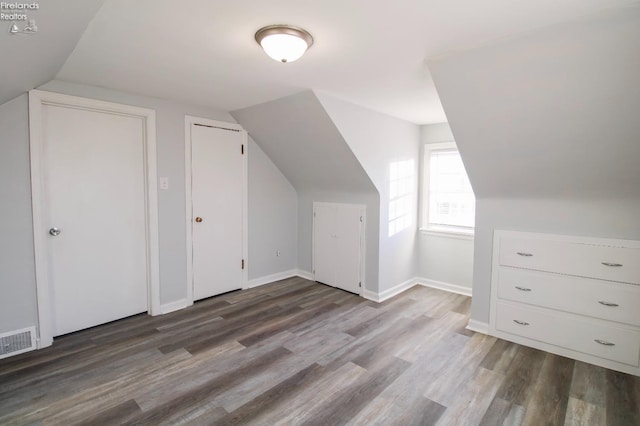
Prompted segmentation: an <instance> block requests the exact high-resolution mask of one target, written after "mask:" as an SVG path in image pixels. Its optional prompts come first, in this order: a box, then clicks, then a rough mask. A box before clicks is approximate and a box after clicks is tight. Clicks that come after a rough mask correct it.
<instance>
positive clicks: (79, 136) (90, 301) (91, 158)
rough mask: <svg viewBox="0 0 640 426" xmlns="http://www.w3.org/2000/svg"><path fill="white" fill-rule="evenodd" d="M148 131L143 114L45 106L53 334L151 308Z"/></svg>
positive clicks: (44, 159) (45, 156)
mask: <svg viewBox="0 0 640 426" xmlns="http://www.w3.org/2000/svg"><path fill="white" fill-rule="evenodd" d="M143 135H144V122H143V120H142V119H141V118H139V117H130V116H124V115H117V114H111V113H105V112H98V111H89V110H83V109H76V108H72V107H65V106H57V105H43V106H42V156H43V162H44V167H43V182H44V203H45V207H44V212H43V213H44V216H45V222H48V226H49V227H50V228H51V231H50V234H49V235H47V245H48V247H47V249H48V250H47V254H48V257H49V259H48V262H47V264H48V267H49V271H48V273H49V281H48V282H49V286H50V289H49V291H50V295H51V302H52V316H53V335H54V336H58V335H61V334H66V333H69V332H73V331H76V330H80V329H84V328H87V327H92V326H95V325H98V324H102V323H105V322H109V321H113V320H116V319H119V318H123V317H126V316H129V315H133V314H137V313H140V312H144V311H147V270H148V265H147V253H146V250H147V237H146V207H145V193H146V192H145V185H146V183H145V167H144V164H145V163H144V156H145V152H144V139H143ZM55 234H57V235H55Z"/></svg>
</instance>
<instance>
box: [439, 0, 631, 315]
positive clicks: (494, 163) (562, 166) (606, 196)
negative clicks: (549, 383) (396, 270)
mask: <svg viewBox="0 0 640 426" xmlns="http://www.w3.org/2000/svg"><path fill="white" fill-rule="evenodd" d="M429 66H430V69H431V71H432V75H433V78H434V82H435V84H436V87H437V89H438V93H439V95H440V98H441V100H442V103H443V105H444V108H445V111H446V113H447V117H448V120H449V124H450V125H451V128H452V130H453V134H454V136H455V140H456V142H457V144H458V148H459V149H460V152H461V154H462V157H463V160H464V162H465V166H466V168H467V172H468V174H469V177H470V179H471V183H472V185H473V188H474V191H475V193H476V197H477V211H476V235H475V249H474V252H475V254H474V256H475V261H474V277H473V306H472V317H473V319H475V320H477V321H481V322H487V321H488V318H489V298H490V279H491V247H492V238H493V231H494V230H495V229H513V230H524V231H534V232H549V233H558V234H574V235H585V236H597V237H611V238H623V239H640V228H639V226H640V225H639V223H640V221H639V220H638V218H639V217H640V201H639V200H640V167H638V160H639V159H640V143H638V135H639V134H640V119H639V118H640V116H639V113H638V112H639V111H640V84H638V75H640V5H637V4H636V5H634V6H631V7H628V8H625V9H618V10H609V11H604V12H601V13H600V14H598V15H594V16H589V17H585V18H582V19H580V20H576V21H574V22H570V23H566V24H562V25H555V26H551V27H547V28H543V29H539V30H536V31H533V32H530V33H527V34H523V35H520V36H518V37H516V38H512V39H508V40H502V41H500V42H498V43H494V44H491V45H487V46H483V47H479V48H477V49H473V50H470V51H466V52H458V53H455V54H452V55H449V56H446V57H442V58H439V59H437V60H435V61H432V62H431V63H430V65H429Z"/></svg>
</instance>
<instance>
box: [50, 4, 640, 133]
mask: <svg viewBox="0 0 640 426" xmlns="http://www.w3.org/2000/svg"><path fill="white" fill-rule="evenodd" d="M633 3H637V1H633V0H536V1H513V0H483V1H478V0H457V1H451V0H394V1H384V0H378V1H372V0H370V1H364V0H361V1H354V0H322V1H315V2H310V1H300V0H273V1H255V0H234V1H231V0H226V1H221V0H181V1H178V0H173V1H172V0H136V1H130V0H106V1H105V2H104V5H103V7H102V8H101V9H100V11H99V12H98V13H97V15H96V16H95V18H94V20H93V21H92V22H91V23H90V25H89V27H88V28H87V30H86V32H85V33H84V35H83V36H82V38H81V39H80V41H79V43H78V45H77V46H76V49H75V50H74V52H73V53H72V54H71V55H70V57H69V58H68V60H67V62H66V63H65V64H64V66H63V67H62V69H61V70H60V72H59V74H58V75H57V78H58V79H62V80H69V81H74V82H80V83H85V84H91V85H97V86H104V87H109V88H113V89H118V90H122V91H126V92H132V93H138V94H143V95H149V96H155V97H161V98H166V99H172V100H176V101H182V102H188V103H193V104H199V105H205V106H210V107H216V108H220V109H223V110H226V111H234V110H237V109H241V108H246V107H248V106H252V105H256V104H259V103H262V102H266V101H270V100H273V99H277V98H280V97H283V96H287V95H290V94H292V93H297V92H299V91H301V90H305V89H314V90H321V91H323V92H326V93H328V94H331V95H333V96H336V97H339V98H342V99H345V100H348V101H351V102H353V103H355V104H359V105H362V106H365V107H368V108H371V109H373V110H377V111H380V112H383V113H386V114H389V115H392V116H396V117H399V118H403V119H405V120H408V121H411V122H414V123H417V124H426V123H435V122H442V121H446V117H445V115H444V111H443V109H442V106H441V105H440V101H439V99H438V96H437V93H436V90H435V88H434V85H433V82H432V80H431V76H430V73H429V70H428V68H427V66H426V65H425V63H426V60H427V59H429V58H432V57H434V56H437V55H441V54H444V53H447V52H450V51H452V50H456V49H464V48H468V47H472V46H475V45H478V44H481V43H484V42H487V41H489V40H494V39H496V38H501V37H505V36H509V35H512V34H516V33H521V32H523V31H526V30H529V29H532V28H537V27H541V26H546V25H550V24H554V23H558V22H562V21H566V20H571V19H573V18H575V17H577V16H582V15H585V14H591V13H595V12H597V11H600V10H602V9H605V8H611V7H620V6H625V5H629V4H633ZM277 23H286V24H292V25H297V26H300V27H303V28H305V29H306V30H308V31H309V32H310V33H311V34H312V35H313V37H314V39H315V43H314V45H313V47H312V48H311V49H310V50H309V51H308V52H307V54H306V55H305V56H304V57H303V58H301V59H300V60H298V61H297V62H293V63H289V64H281V63H277V62H275V61H273V60H272V59H270V58H269V57H267V56H266V55H265V54H264V53H263V52H262V51H261V49H260V47H259V46H258V45H257V44H256V42H255V40H254V39H253V36H254V33H255V31H256V30H258V29H259V28H261V27H263V26H265V25H269V24H277Z"/></svg>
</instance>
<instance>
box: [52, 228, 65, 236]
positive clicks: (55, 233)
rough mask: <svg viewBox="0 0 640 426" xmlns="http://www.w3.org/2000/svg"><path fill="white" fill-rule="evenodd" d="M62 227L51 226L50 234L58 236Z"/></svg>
mask: <svg viewBox="0 0 640 426" xmlns="http://www.w3.org/2000/svg"><path fill="white" fill-rule="evenodd" d="M60 232H62V231H60V229H59V228H51V229H49V235H53V236H54V237H57V236H58V235H60Z"/></svg>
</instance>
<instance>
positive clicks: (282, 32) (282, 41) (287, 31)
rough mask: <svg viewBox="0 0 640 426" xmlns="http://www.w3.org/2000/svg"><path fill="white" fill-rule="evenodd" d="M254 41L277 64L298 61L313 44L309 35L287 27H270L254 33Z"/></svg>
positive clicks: (298, 29) (303, 31) (300, 30)
mask: <svg viewBox="0 0 640 426" xmlns="http://www.w3.org/2000/svg"><path fill="white" fill-rule="evenodd" d="M256 41H257V42H258V44H260V46H262V48H263V49H264V51H265V53H266V54H267V55H269V56H270V57H271V58H273V59H275V60H276V61H278V62H293V61H295V60H296V59H299V58H300V57H301V56H302V55H304V52H306V51H307V49H308V48H309V47H310V46H311V45H312V44H313V38H312V37H311V34H309V33H308V32H306V31H305V30H303V29H302V28H297V27H292V26H289V25H270V26H268V27H264V28H261V29H260V30H258V32H257V33H256Z"/></svg>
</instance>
